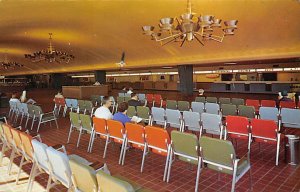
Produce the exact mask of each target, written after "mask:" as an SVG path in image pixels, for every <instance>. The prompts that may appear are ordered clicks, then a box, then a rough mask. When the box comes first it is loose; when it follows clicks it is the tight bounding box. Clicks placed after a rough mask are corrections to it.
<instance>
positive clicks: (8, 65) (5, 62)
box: [0, 53, 24, 70]
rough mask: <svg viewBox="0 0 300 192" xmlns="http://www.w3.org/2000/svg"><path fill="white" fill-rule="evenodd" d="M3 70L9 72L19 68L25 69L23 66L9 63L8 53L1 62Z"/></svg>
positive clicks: (12, 62)
mask: <svg viewBox="0 0 300 192" xmlns="http://www.w3.org/2000/svg"><path fill="white" fill-rule="evenodd" d="M0 66H1V68H3V69H5V70H8V69H15V68H17V67H23V66H24V65H23V64H19V63H17V62H14V61H9V60H8V58H7V53H5V54H4V60H3V61H0Z"/></svg>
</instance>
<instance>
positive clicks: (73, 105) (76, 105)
mask: <svg viewBox="0 0 300 192" xmlns="http://www.w3.org/2000/svg"><path fill="white" fill-rule="evenodd" d="M71 102H72V108H75V109H77V108H78V105H79V103H78V100H77V99H71Z"/></svg>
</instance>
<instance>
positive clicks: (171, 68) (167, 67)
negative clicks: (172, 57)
mask: <svg viewBox="0 0 300 192" xmlns="http://www.w3.org/2000/svg"><path fill="white" fill-rule="evenodd" d="M162 68H163V69H173V68H174V67H162Z"/></svg>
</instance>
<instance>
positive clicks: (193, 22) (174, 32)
mask: <svg viewBox="0 0 300 192" xmlns="http://www.w3.org/2000/svg"><path fill="white" fill-rule="evenodd" d="M194 16H195V13H192V4H191V2H190V0H187V12H186V13H184V14H182V15H181V16H180V17H179V18H178V17H175V18H171V17H167V18H162V19H161V20H160V23H159V24H158V26H159V32H154V26H143V27H142V29H143V33H144V34H145V35H148V36H151V37H152V40H155V41H157V42H160V43H161V45H166V44H168V43H171V42H181V44H180V47H182V45H183V44H184V43H185V42H186V41H188V42H189V41H193V40H194V39H196V40H197V41H198V42H199V43H200V44H202V45H204V41H207V40H214V41H217V42H220V43H221V42H222V41H223V39H224V37H225V36H226V35H234V30H235V29H237V22H238V21H237V20H228V21H224V26H222V24H221V22H222V20H221V19H217V18H215V17H214V16H212V15H200V16H199V17H196V18H195V17H194ZM174 20H175V21H176V22H177V23H176V24H174ZM217 28H221V29H222V30H220V32H221V33H220V35H216V34H214V32H215V29H217Z"/></svg>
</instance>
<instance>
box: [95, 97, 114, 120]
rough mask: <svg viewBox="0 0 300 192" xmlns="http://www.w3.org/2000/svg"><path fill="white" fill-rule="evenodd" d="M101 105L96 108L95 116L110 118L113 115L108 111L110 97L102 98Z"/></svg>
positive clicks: (110, 102)
mask: <svg viewBox="0 0 300 192" xmlns="http://www.w3.org/2000/svg"><path fill="white" fill-rule="evenodd" d="M102 103H103V105H102V106H101V107H99V108H97V109H96V111H95V117H97V118H102V119H112V118H113V115H112V113H111V112H110V110H109V108H110V107H111V105H112V103H113V101H112V99H111V98H110V97H108V96H105V97H103V99H102Z"/></svg>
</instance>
